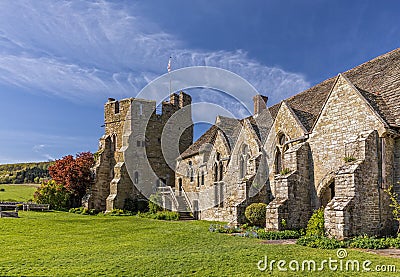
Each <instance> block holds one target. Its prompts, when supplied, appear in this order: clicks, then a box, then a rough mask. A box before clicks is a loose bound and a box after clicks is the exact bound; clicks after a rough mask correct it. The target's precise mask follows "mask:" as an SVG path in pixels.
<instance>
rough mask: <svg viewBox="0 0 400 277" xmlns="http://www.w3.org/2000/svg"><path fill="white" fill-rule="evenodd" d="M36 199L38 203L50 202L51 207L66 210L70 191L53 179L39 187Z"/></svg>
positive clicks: (35, 195)
mask: <svg viewBox="0 0 400 277" xmlns="http://www.w3.org/2000/svg"><path fill="white" fill-rule="evenodd" d="M34 200H35V202H36V203H38V204H50V208H51V209H54V210H62V211H65V210H67V209H68V205H69V200H70V193H69V192H68V191H67V189H66V188H65V187H64V186H63V185H60V184H57V183H56V182H55V181H52V180H51V181H47V182H43V183H42V184H41V186H40V187H39V188H37V190H36V191H35V194H34Z"/></svg>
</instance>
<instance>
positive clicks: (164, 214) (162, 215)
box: [154, 211, 179, 220]
mask: <svg viewBox="0 0 400 277" xmlns="http://www.w3.org/2000/svg"><path fill="white" fill-rule="evenodd" d="M154 215H155V218H154V219H159V220H179V213H177V212H171V211H161V212H157V213H155V214H154Z"/></svg>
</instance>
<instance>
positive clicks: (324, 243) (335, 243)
mask: <svg viewBox="0 0 400 277" xmlns="http://www.w3.org/2000/svg"><path fill="white" fill-rule="evenodd" d="M296 243H297V244H299V245H303V246H308V247H312V248H320V249H336V248H345V247H347V246H348V244H347V243H346V242H344V241H339V240H337V239H335V238H327V237H323V236H304V237H301V238H299V239H298V240H297V242H296Z"/></svg>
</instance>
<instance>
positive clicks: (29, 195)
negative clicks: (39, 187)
mask: <svg viewBox="0 0 400 277" xmlns="http://www.w3.org/2000/svg"><path fill="white" fill-rule="evenodd" d="M2 188H3V189H4V191H0V202H1V201H10V202H26V201H28V200H31V199H33V193H34V192H35V190H36V187H35V186H33V185H0V189H2Z"/></svg>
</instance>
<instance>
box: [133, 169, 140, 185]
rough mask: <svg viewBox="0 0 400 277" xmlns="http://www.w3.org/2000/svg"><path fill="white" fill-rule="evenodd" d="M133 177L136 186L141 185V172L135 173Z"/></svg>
mask: <svg viewBox="0 0 400 277" xmlns="http://www.w3.org/2000/svg"><path fill="white" fill-rule="evenodd" d="M133 176H134V177H133V182H134V183H135V184H138V183H139V172H137V171H135V173H134V175H133Z"/></svg>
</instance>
